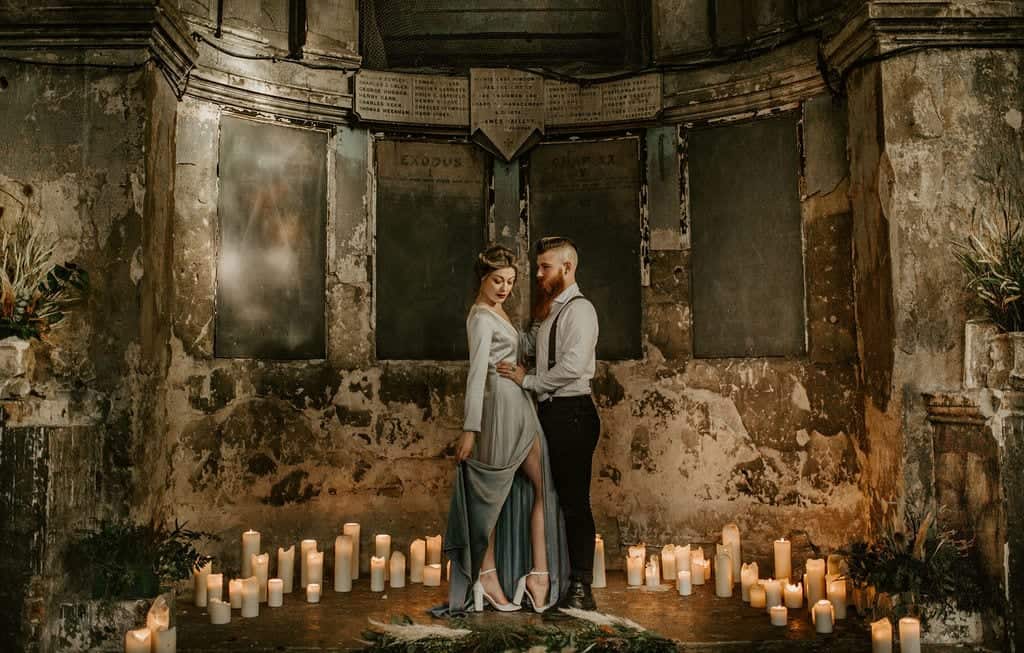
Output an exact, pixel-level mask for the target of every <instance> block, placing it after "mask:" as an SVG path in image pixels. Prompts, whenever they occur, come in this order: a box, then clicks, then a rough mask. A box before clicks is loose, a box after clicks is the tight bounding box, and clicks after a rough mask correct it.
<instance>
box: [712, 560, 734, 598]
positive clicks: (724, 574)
mask: <svg viewBox="0 0 1024 653" xmlns="http://www.w3.org/2000/svg"><path fill="white" fill-rule="evenodd" d="M715 596H717V597H720V598H728V597H730V596H732V556H731V555H730V554H729V550H728V549H725V550H724V551H723V552H721V553H719V554H718V555H716V556H715Z"/></svg>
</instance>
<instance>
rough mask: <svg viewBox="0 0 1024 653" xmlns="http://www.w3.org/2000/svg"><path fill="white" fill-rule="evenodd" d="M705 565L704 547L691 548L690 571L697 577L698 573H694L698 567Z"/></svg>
mask: <svg viewBox="0 0 1024 653" xmlns="http://www.w3.org/2000/svg"><path fill="white" fill-rule="evenodd" d="M703 566H704V549H702V548H700V547H697V548H696V549H690V573H691V574H693V575H694V578H696V576H697V574H695V573H694V569H695V568H696V567H703Z"/></svg>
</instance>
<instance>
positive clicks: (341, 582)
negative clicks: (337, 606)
mask: <svg viewBox="0 0 1024 653" xmlns="http://www.w3.org/2000/svg"><path fill="white" fill-rule="evenodd" d="M334 591H335V592H351V591H352V536H351V535H339V536H338V537H336V538H334Z"/></svg>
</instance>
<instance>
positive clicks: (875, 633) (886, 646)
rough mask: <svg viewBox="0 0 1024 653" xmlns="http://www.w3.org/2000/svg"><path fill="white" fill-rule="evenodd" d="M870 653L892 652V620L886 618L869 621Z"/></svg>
mask: <svg viewBox="0 0 1024 653" xmlns="http://www.w3.org/2000/svg"><path fill="white" fill-rule="evenodd" d="M871 653H892V622H891V621H889V620H888V619H879V620H878V621H872V622H871Z"/></svg>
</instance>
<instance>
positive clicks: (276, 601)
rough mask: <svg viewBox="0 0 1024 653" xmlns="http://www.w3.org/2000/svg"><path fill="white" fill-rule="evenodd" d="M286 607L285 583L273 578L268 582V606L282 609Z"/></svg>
mask: <svg viewBox="0 0 1024 653" xmlns="http://www.w3.org/2000/svg"><path fill="white" fill-rule="evenodd" d="M282 605H284V581H282V580H281V579H280V578H271V579H270V580H268V581H267V606H268V607H271V608H280V607H281V606H282Z"/></svg>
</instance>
